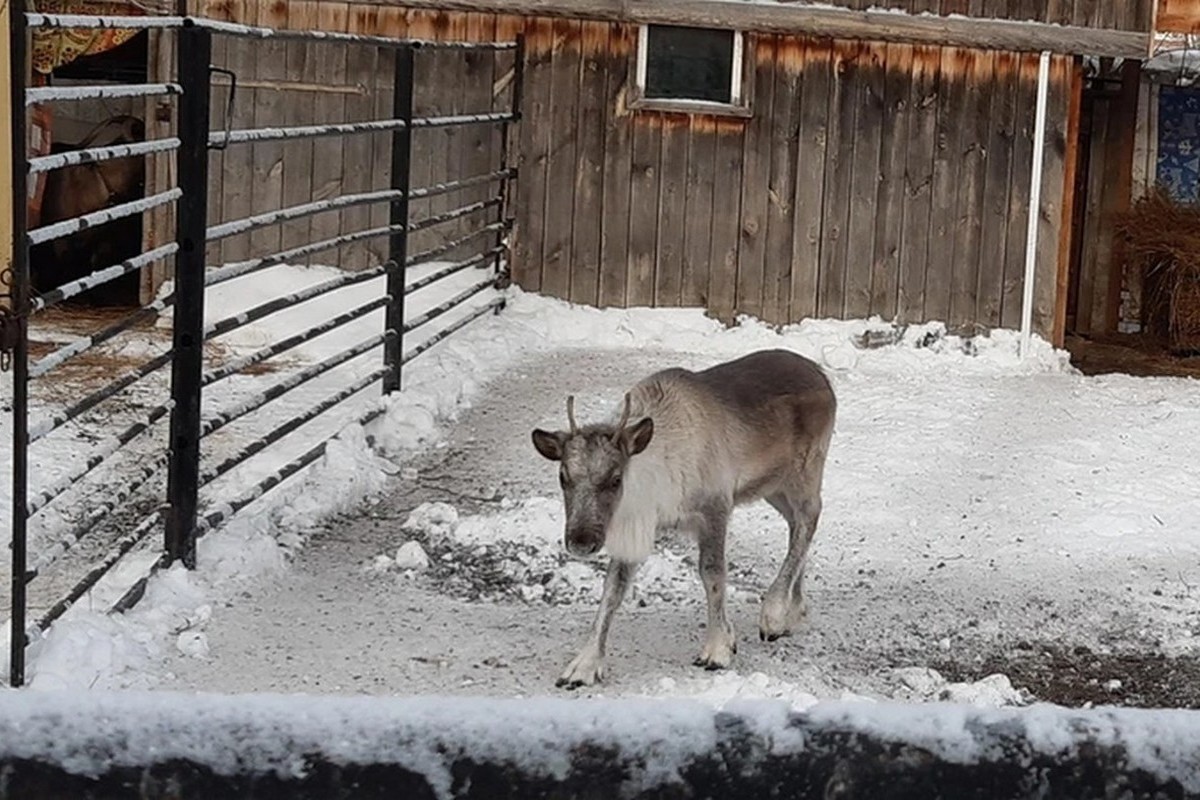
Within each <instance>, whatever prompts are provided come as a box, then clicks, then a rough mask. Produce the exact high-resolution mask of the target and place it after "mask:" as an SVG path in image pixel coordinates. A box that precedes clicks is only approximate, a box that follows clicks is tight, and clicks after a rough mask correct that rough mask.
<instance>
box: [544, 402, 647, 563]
mask: <svg viewBox="0 0 1200 800" xmlns="http://www.w3.org/2000/svg"><path fill="white" fill-rule="evenodd" d="M628 421H629V395H628V394H626V395H625V409H624V411H623V413H622V414H621V420H620V422H618V423H617V424H616V426H612V425H586V426H584V427H583V428H580V427H579V426H578V425H576V424H575V398H574V397H568V398H567V422H568V423H569V424H570V428H569V430H566V431H555V432H550V431H543V430H535V431H534V432H533V446H534V447H535V448H537V451H538V452H539V453H541V454H542V455H543V456H545V457H546V458H548V459H550V460H551V461H557V462H559V469H558V482H559V484H560V485H561V486H562V491H563V503H564V505H565V509H566V516H567V523H566V530H565V531H564V533H563V543H564V545H565V546H566V548H567V552H569V553H570V554H571V555H573V556H576V557H581V558H582V557H586V556H590V555H594V554H595V553H596V552H597V551H599V550H600V548H601V547H603V546H604V539H605V534H606V532H607V530H608V525H609V522H610V521H611V520H612V516H613V512H614V511H615V510H616V508H617V503H618V502H619V501H620V499H621V492H622V487H623V484H624V480H625V469H626V467H627V466H628V465H629V459H630V458H632V457H633V456H635V455H637V454H638V453H640V452H642V451H643V450H645V449H646V446H647V445H649V444H650V439H651V437H653V436H654V421H653V420H651V419H650V418H649V417H646V418H645V419H642V420H640V421H639V422H637V423H635V424H633V425H626V423H627V422H628Z"/></svg>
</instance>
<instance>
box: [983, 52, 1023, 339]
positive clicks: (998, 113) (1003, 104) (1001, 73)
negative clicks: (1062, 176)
mask: <svg viewBox="0 0 1200 800" xmlns="http://www.w3.org/2000/svg"><path fill="white" fill-rule="evenodd" d="M995 76H996V77H995V82H994V84H993V85H994V86H995V92H994V94H993V95H992V97H991V108H990V110H989V115H990V122H989V125H988V144H987V168H986V170H985V172H986V174H985V176H984V191H983V208H982V213H983V217H982V219H983V232H982V233H983V236H982V240H981V243H980V247H979V277H978V282H977V284H976V287H977V288H976V294H975V297H976V305H975V316H974V319H975V322H976V323H977V324H980V325H983V326H986V327H989V328H994V327H997V326H998V325H999V324H1000V307H1001V302H1002V299H1003V296H1004V263H1005V258H1006V256H1005V252H1006V248H1007V246H1008V228H1009V225H1010V224H1011V223H1010V220H1009V218H1008V209H1009V193H1010V191H1011V187H1012V184H1013V181H1014V180H1016V179H1017V177H1018V172H1017V171H1016V170H1014V163H1013V139H1014V136H1015V130H1014V128H1015V126H1016V122H1017V120H1016V115H1017V57H1016V56H1015V55H1014V54H1012V53H1000V54H998V55H997V57H996V71H995Z"/></svg>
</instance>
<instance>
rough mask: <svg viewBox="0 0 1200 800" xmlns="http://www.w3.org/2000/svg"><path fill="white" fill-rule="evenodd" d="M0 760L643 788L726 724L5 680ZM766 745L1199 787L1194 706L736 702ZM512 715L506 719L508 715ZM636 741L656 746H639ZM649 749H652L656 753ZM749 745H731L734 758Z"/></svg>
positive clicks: (682, 763) (674, 777) (491, 706)
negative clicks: (619, 781) (917, 753)
mask: <svg viewBox="0 0 1200 800" xmlns="http://www.w3.org/2000/svg"><path fill="white" fill-rule="evenodd" d="M0 712H2V713H0V761H2V760H10V759H34V760H36V761H38V762H39V763H43V764H50V765H55V766H58V767H60V768H62V769H64V770H66V771H68V772H70V773H72V774H75V775H84V776H98V775H101V774H104V773H105V772H106V771H108V770H110V769H112V768H113V767H118V768H119V767H128V766H137V767H146V766H151V765H155V764H163V763H168V762H170V761H172V760H176V759H181V760H188V761H191V762H193V763H197V764H202V765H205V766H207V767H208V768H209V769H211V770H212V771H213V772H214V773H216V774H218V775H245V774H248V773H249V774H272V773H274V774H276V775H279V776H281V777H299V776H302V775H304V773H305V771H306V769H307V767H306V757H307V754H319V755H320V756H321V757H323V758H324V759H327V760H329V761H331V762H333V763H335V764H343V765H353V764H377V765H397V766H400V767H403V768H405V769H407V770H410V771H412V772H415V773H417V774H419V775H422V776H424V777H425V778H426V780H427V781H428V782H429V784H430V786H431V787H432V788H433V789H434V791H435V792H437V793H438V795H439V796H440V797H448V796H450V794H451V787H452V785H453V781H454V778H453V776H452V775H451V766H452V765H453V764H454V762H455V760H456V759H458V758H460V757H464V756H466V757H470V758H472V759H474V760H476V761H477V762H483V763H487V762H492V763H511V764H516V765H519V766H520V768H521V769H522V770H523V771H524V772H525V773H526V774H527V775H529V776H546V777H550V778H553V779H562V778H565V777H566V776H567V775H568V774H569V770H570V767H571V764H572V762H573V760H574V757H575V755H576V752H577V751H578V749H579V748H580V747H581V746H582V745H585V744H586V745H589V746H591V747H595V748H600V749H601V751H603V750H605V749H607V748H612V749H613V751H614V752H616V753H617V754H618V756H617V757H618V758H620V757H621V755H620V754H630V755H629V757H628V758H622V762H621V764H622V766H623V767H624V768H625V769H626V770H627V775H626V785H625V786H624V787H623V788H624V789H625V790H627V791H630V792H636V791H646V790H649V789H654V788H657V787H661V786H664V785H669V784H671V783H673V782H677V781H678V780H679V779H680V777H681V775H682V773H683V770H684V769H686V768H687V767H688V766H689V765H690V764H691V763H692V762H694V761H696V760H699V759H707V758H710V757H711V756H712V753H713V751H714V750H716V749H717V747H718V744H719V743H720V742H721V741H722V735H723V734H722V733H721V731H720V730H719V729H718V725H717V722H716V720H715V719H714V716H713V714H712V711H711V709H709V708H708V707H706V706H705V705H704V704H701V703H697V702H690V701H680V700H672V701H648V700H620V701H607V702H596V701H566V700H556V699H520V700H516V699H491V700H464V699H462V698H449V697H433V698H416V699H411V698H366V697H357V698H352V697H313V696H303V695H297V696H284V695H275V694H265V695H257V696H236V697H230V696H214V695H208V694H199V695H194V694H185V693H173V692H150V693H146V692H105V691H95V692H53V693H17V692H12V693H3V694H0ZM731 713H734V714H736V715H737V716H738V717H740V718H741V719H743V720H745V721H746V722H747V723H748V725H749V726H750V728H751V730H753V731H754V733H755V734H756V735H757V737H759V741H760V742H761V743H762V746H763V747H764V749H765V750H766V751H767V752H770V753H772V754H773V755H776V756H786V755H788V754H793V753H801V752H803V751H804V750H805V749H807V748H809V747H811V745H810V743H809V741H808V740H807V738H806V737H805V736H804V733H803V730H804V729H803V728H798V727H796V725H795V723H796V722H800V723H802V724H803V725H804V726H807V727H810V728H812V729H814V730H818V731H840V732H844V731H853V732H862V733H866V734H873V735H874V736H876V737H878V738H879V739H881V740H884V741H903V742H906V743H909V744H910V745H913V746H916V747H919V748H922V749H924V750H927V751H928V752H929V753H930V754H931V755H932V756H933V757H934V758H938V759H941V760H943V761H946V762H949V763H956V764H970V763H975V762H980V761H996V760H1003V759H1006V758H1008V757H1010V755H1011V754H1010V753H1009V752H1008V751H1007V750H1006V749H1005V743H1004V740H1013V739H1017V740H1023V741H1025V742H1027V743H1028V745H1029V746H1030V749H1031V751H1032V753H1033V754H1044V755H1051V756H1060V757H1061V756H1062V755H1067V754H1069V755H1078V754H1079V750H1080V749H1081V748H1082V747H1085V746H1088V745H1086V744H1084V743H1085V742H1095V743H1097V744H1099V745H1100V746H1101V747H1105V748H1113V747H1120V748H1122V749H1123V750H1124V752H1125V765H1124V766H1125V767H1126V768H1127V769H1130V770H1139V769H1140V770H1145V771H1147V772H1149V773H1150V774H1152V775H1154V776H1156V777H1157V778H1158V779H1159V780H1160V781H1163V782H1168V781H1178V783H1179V785H1181V786H1182V787H1183V788H1184V789H1185V790H1187V791H1190V792H1194V791H1197V790H1200V766H1197V764H1196V762H1195V760H1194V758H1192V756H1193V755H1194V752H1195V741H1196V737H1197V736H1198V735H1200V728H1198V725H1197V721H1196V719H1195V717H1194V715H1191V714H1187V713H1184V712H1154V713H1150V712H1145V711H1130V710H1125V711H1118V710H1105V711H1095V712H1090V713H1086V714H1084V713H1079V712H1072V711H1065V710H1063V709H1058V708H1053V707H1047V706H1039V707H1035V708H1032V709H1028V710H1026V711H1024V712H1022V713H1020V714H1017V713H1014V712H1012V711H994V710H993V711H985V710H979V709H971V708H969V707H966V706H946V705H937V706H913V705H902V704H894V703H890V704H873V703H857V702H830V703H820V704H817V705H815V706H813V707H812V708H810V709H809V710H808V711H807V712H805V714H804V716H803V717H802V718H799V719H796V718H793V717H791V716H790V715H789V714H788V713H786V707H784V706H781V705H780V704H778V703H763V702H756V703H746V702H743V703H739V704H738V705H737V707H736V709H734V710H732V711H731ZM498 719H502V720H504V724H503V726H497V725H496V723H495V721H496V720H498ZM633 754H643V755H642V757H639V756H638V755H633ZM645 754H652V757H645ZM742 758H745V756H744V755H737V756H735V757H734V758H733V759H732V760H733V761H734V762H735V763H737V762H738V760H739V759H742Z"/></svg>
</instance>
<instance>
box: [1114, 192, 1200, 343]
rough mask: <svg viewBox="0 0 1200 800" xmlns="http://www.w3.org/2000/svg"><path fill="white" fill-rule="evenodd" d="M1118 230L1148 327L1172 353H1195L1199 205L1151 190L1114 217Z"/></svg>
mask: <svg viewBox="0 0 1200 800" xmlns="http://www.w3.org/2000/svg"><path fill="white" fill-rule="evenodd" d="M1117 232H1118V233H1119V234H1120V235H1122V236H1124V238H1125V246H1126V249H1125V252H1126V254H1127V255H1128V257H1129V260H1130V264H1131V266H1132V267H1133V268H1134V269H1138V270H1141V272H1142V274H1143V276H1144V279H1145V287H1146V293H1145V297H1146V312H1145V313H1146V322H1147V324H1148V326H1149V327H1150V328H1151V330H1154V331H1157V332H1159V333H1160V334H1163V335H1166V336H1167V338H1168V342H1169V344H1168V346H1169V347H1170V349H1171V350H1173V351H1176V352H1194V351H1198V350H1200V206H1197V205H1189V204H1184V203H1180V202H1178V201H1176V200H1174V199H1172V198H1171V197H1170V195H1168V194H1167V193H1166V192H1165V191H1164V190H1162V189H1160V188H1157V187H1156V188H1154V189H1151V190H1150V191H1149V192H1148V193H1147V194H1146V195H1145V196H1143V197H1141V198H1140V199H1138V200H1137V202H1135V203H1134V204H1133V207H1132V208H1130V210H1129V211H1127V212H1125V213H1123V214H1120V215H1118V217H1117Z"/></svg>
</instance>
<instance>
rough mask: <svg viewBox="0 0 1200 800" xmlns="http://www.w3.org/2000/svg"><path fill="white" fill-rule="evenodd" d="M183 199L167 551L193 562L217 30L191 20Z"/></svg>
mask: <svg viewBox="0 0 1200 800" xmlns="http://www.w3.org/2000/svg"><path fill="white" fill-rule="evenodd" d="M177 53H178V59H179V61H178V76H179V84H180V86H181V87H182V88H183V96H182V97H181V98H180V101H179V140H180V146H179V156H178V161H179V188H180V189H182V190H183V197H181V198H180V199H179V212H178V215H177V221H176V227H175V237H176V241H177V242H178V243H179V253H178V254H177V255H176V257H175V297H176V301H175V318H174V331H173V337H174V354H173V358H172V361H171V401H172V403H173V407H172V409H171V434H170V435H171V441H170V463H169V465H168V473H167V502H168V503H169V504H170V510H169V512H168V514H167V534H166V557H167V562H168V563H171V562H174V561H177V560H182V561H183V563H184V565H185V566H186V567H188V568H189V569H192V568H194V567H195V566H196V503H197V494H198V492H199V485H198V484H199V473H200V376H201V372H202V370H203V368H204V360H203V354H204V261H205V257H204V256H205V231H206V229H207V227H208V126H209V101H210V96H209V94H210V89H209V72H210V66H211V61H212V34H211V33H210V32H209V31H208V30H206V29H204V28H200V27H197V26H195V25H191V24H187V25H185V27H184V28H182V29H181V30H180V31H179V47H178V49H177Z"/></svg>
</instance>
